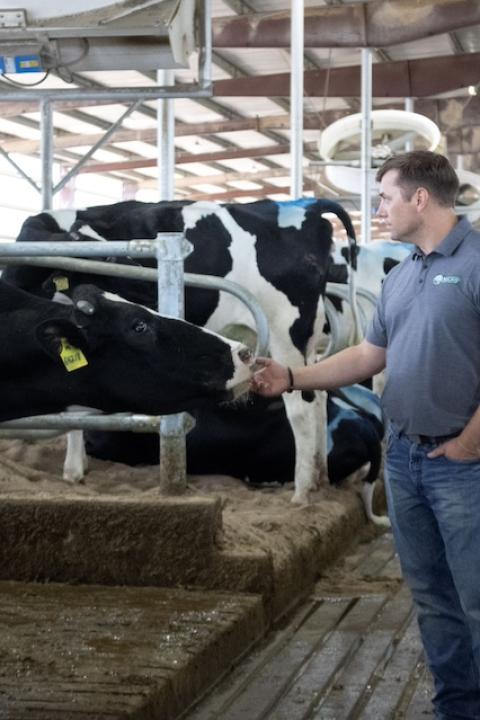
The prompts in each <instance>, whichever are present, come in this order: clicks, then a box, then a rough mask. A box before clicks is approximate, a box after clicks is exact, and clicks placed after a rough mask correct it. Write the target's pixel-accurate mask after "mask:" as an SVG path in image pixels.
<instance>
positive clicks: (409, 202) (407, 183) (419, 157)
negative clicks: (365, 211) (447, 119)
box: [376, 150, 459, 244]
mask: <svg viewBox="0 0 480 720" xmlns="http://www.w3.org/2000/svg"><path fill="white" fill-rule="evenodd" d="M376 179H377V181H378V182H380V192H379V195H380V205H379V208H378V215H379V216H380V217H381V218H383V219H384V222H385V224H386V225H387V227H388V228H389V229H390V232H391V234H392V239H393V240H403V241H405V242H413V243H416V244H418V241H419V240H420V238H421V237H422V235H424V230H425V229H426V227H427V226H428V227H430V228H431V229H432V225H433V226H436V225H438V224H439V223H442V217H446V216H447V215H448V217H450V216H451V215H452V214H453V213H452V209H453V206H454V204H455V199H456V196H457V193H458V187H459V183H458V178H457V175H456V173H455V170H454V169H453V167H452V166H451V165H450V163H449V162H448V160H447V159H446V158H445V157H444V156H443V155H439V154H437V153H433V152H429V151H427V150H416V151H413V152H409V153H404V154H403V155H397V156H395V157H392V158H390V159H389V160H387V161H386V162H385V163H384V164H383V165H382V167H381V168H380V169H379V170H378V172H377V178H376Z"/></svg>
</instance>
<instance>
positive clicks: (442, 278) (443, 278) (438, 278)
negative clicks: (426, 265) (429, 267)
mask: <svg viewBox="0 0 480 720" xmlns="http://www.w3.org/2000/svg"><path fill="white" fill-rule="evenodd" d="M459 282H460V278H459V277H458V275H435V277H434V278H433V284H434V285H443V284H444V283H446V284H447V285H458V283H459Z"/></svg>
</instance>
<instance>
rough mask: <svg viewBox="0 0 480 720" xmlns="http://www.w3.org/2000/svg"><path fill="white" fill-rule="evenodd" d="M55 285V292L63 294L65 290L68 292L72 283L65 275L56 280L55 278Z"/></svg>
mask: <svg viewBox="0 0 480 720" xmlns="http://www.w3.org/2000/svg"><path fill="white" fill-rule="evenodd" d="M53 284H54V285H55V290H56V291H57V292H62V291H63V290H68V288H69V287H70V283H69V282H68V277H65V276H64V275H58V276H57V277H56V278H54V279H53Z"/></svg>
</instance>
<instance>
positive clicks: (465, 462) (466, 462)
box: [439, 455, 480, 465]
mask: <svg viewBox="0 0 480 720" xmlns="http://www.w3.org/2000/svg"><path fill="white" fill-rule="evenodd" d="M439 459H443V460H445V461H446V462H447V463H453V464H454V465H476V464H477V463H480V457H476V458H473V459H472V460H456V459H454V458H449V457H447V456H446V455H441V456H440V458H439Z"/></svg>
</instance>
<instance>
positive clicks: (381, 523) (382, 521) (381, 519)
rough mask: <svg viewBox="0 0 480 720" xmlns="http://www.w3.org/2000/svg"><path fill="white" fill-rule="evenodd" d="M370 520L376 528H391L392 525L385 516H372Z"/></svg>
mask: <svg viewBox="0 0 480 720" xmlns="http://www.w3.org/2000/svg"><path fill="white" fill-rule="evenodd" d="M370 520H371V521H372V522H373V524H374V525H377V526H378V527H384V528H390V527H392V523H391V522H390V520H389V519H388V516H387V515H372V517H371V518H370Z"/></svg>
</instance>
